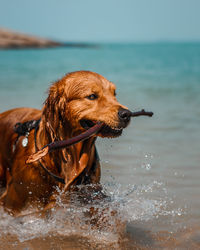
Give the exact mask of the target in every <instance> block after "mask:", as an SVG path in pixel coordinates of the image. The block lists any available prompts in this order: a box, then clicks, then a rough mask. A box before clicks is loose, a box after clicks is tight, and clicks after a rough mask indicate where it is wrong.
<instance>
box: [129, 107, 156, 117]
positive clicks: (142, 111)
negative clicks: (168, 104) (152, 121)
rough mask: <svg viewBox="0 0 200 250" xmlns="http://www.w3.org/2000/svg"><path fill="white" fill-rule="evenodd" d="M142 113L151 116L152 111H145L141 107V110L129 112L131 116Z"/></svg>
mask: <svg viewBox="0 0 200 250" xmlns="http://www.w3.org/2000/svg"><path fill="white" fill-rule="evenodd" d="M142 115H144V116H150V117H151V116H152V115H153V112H146V111H145V110H144V109H142V110H141V111H138V112H132V113H131V117H135V116H142Z"/></svg>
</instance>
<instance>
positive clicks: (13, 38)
mask: <svg viewBox="0 0 200 250" xmlns="http://www.w3.org/2000/svg"><path fill="white" fill-rule="evenodd" d="M55 47H96V46H95V45H91V44H86V43H71V42H70V43H62V42H57V41H53V40H48V39H44V38H39V37H35V36H30V35H25V34H21V33H18V32H15V31H10V30H7V29H3V28H0V49H25V48H55Z"/></svg>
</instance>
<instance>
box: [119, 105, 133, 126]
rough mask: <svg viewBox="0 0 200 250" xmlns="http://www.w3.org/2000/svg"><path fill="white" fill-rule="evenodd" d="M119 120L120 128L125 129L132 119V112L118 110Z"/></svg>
mask: <svg viewBox="0 0 200 250" xmlns="http://www.w3.org/2000/svg"><path fill="white" fill-rule="evenodd" d="M118 118H119V125H120V127H123V128H125V127H126V126H127V125H128V123H129V122H130V119H131V111H130V110H128V109H125V108H122V107H120V108H119V110H118Z"/></svg>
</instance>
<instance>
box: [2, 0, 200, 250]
mask: <svg viewBox="0 0 200 250" xmlns="http://www.w3.org/2000/svg"><path fill="white" fill-rule="evenodd" d="M0 6H1V7H0V27H2V28H3V29H0V46H1V48H2V49H1V50H0V112H3V111H5V110H7V109H11V108H14V107H21V106H28V107H36V108H41V107H42V105H43V102H44V101H45V98H46V93H47V92H46V91H47V89H48V88H49V86H50V85H51V84H52V83H53V82H54V81H55V80H57V79H58V78H61V77H62V76H64V75H65V74H66V73H68V72H71V71H76V70H90V71H95V72H98V73H99V74H102V75H103V76H105V77H106V78H108V79H109V80H111V81H113V82H114V83H115V84H116V86H117V97H118V100H119V101H120V102H121V103H123V104H124V105H126V106H128V107H129V108H130V109H131V110H132V111H134V110H140V109H141V108H145V109H146V110H149V111H153V112H154V117H153V118H148V117H139V118H135V119H132V122H131V124H130V126H129V127H128V128H127V129H126V130H125V131H124V133H123V135H122V136H121V137H120V138H117V139H113V140H108V139H104V140H102V139H99V140H98V149H99V153H100V157H101V164H102V183H103V184H104V185H105V187H106V188H107V190H108V192H110V194H111V195H112V196H113V199H114V200H115V201H118V202H119V203H121V204H122V203H123V206H120V211H121V212H122V214H123V216H124V217H123V218H124V219H125V220H126V221H127V223H128V224H127V225H128V226H127V231H128V232H129V233H130V234H131V233H132V234H134V230H133V228H135V227H137V228H140V229H145V230H150V231H151V232H160V231H161V230H164V231H167V232H169V233H170V237H174V238H175V239H177V241H178V242H179V243H180V242H182V243H180V244H183V245H182V246H184V247H185V246H188V249H189V248H190V247H191V246H194V247H197V246H199V245H198V244H199V243H200V230H199V225H200V224H199V223H200V221H199V218H200V199H199V190H200V182H199V178H200V171H199V167H200V165H199V162H200V109H199V107H200V29H199V26H200V15H199V10H200V1H198V0H190V1H187V0H168V1H161V0H141V1H135V0H124V1H119V0H101V1H95V0H85V1H82V0H73V1H70V0H68V1H67V0H59V1H53V0H43V1H39V0H35V1H27V0H18V1H12V2H11V1H4V0H0ZM13 32H14V33H13ZM16 32H18V33H16ZM4 225H5V223H4ZM8 228H9V230H11V228H10V227H8ZM194 229H195V230H194ZM13 230H14V229H13ZM37 230H39V229H37ZM180 232H184V233H182V234H180ZM188 232H192V233H191V234H190V235H189V233H188ZM185 235H187V237H186V236H185ZM188 235H189V236H188ZM168 236H169V235H168ZM168 236H167V237H168ZM168 239H169V238H168ZM180 239H181V240H180ZM142 241H143V238H141V242H142ZM148 244H150V243H149V242H148ZM177 244H178V243H177ZM187 244H188V245H187ZM144 245H145V242H144ZM169 249H170V248H169ZM180 249H181V248H180ZM182 249H183V248H182Z"/></svg>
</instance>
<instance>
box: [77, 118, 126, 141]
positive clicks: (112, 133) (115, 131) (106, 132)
mask: <svg viewBox="0 0 200 250" xmlns="http://www.w3.org/2000/svg"><path fill="white" fill-rule="evenodd" d="M80 124H81V126H82V127H83V128H84V129H86V130H87V129H89V128H91V127H93V126H94V125H95V124H97V121H91V120H81V121H80ZM122 131H123V128H122V127H110V126H109V125H107V124H105V123H104V125H103V127H102V128H101V130H100V131H99V133H98V135H99V136H102V137H118V136H120V135H121V134H122Z"/></svg>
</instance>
